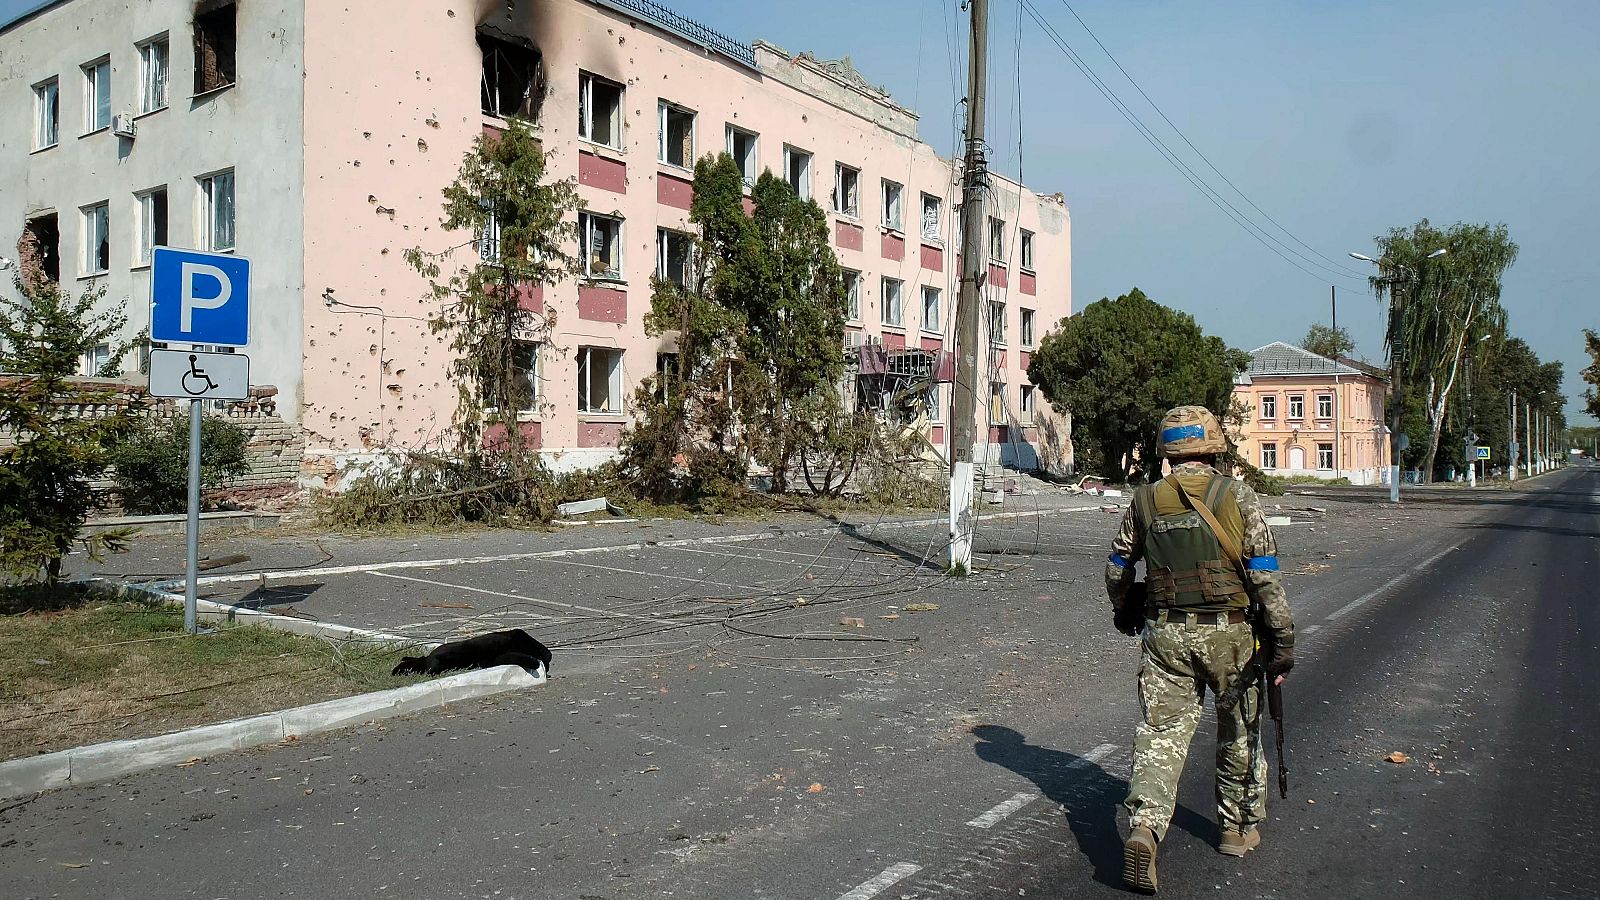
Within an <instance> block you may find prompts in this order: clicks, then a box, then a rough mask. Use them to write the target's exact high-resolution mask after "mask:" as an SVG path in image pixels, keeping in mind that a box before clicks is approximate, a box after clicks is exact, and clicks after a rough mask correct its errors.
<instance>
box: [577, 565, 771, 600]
mask: <svg viewBox="0 0 1600 900" xmlns="http://www.w3.org/2000/svg"><path fill="white" fill-rule="evenodd" d="M548 561H549V562H553V563H560V564H561V565H564V566H582V567H583V568H585V569H602V570H604V571H607V572H621V573H622V574H624V575H643V576H645V577H647V578H671V579H673V580H674V581H692V582H694V583H695V584H710V585H715V586H716V587H725V588H733V589H734V590H736V591H755V592H756V593H758V594H767V593H770V592H771V591H772V588H770V587H765V586H757V585H753V584H730V583H729V582H726V581H712V580H711V579H709V578H695V577H693V576H689V575H668V574H667V573H665V572H647V571H644V570H641V569H624V568H622V567H621V566H602V565H600V564H599V563H586V562H578V561H577V560H575V559H552V560H548Z"/></svg>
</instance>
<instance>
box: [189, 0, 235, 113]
mask: <svg viewBox="0 0 1600 900" xmlns="http://www.w3.org/2000/svg"><path fill="white" fill-rule="evenodd" d="M238 24H239V8H238V6H237V5H235V4H233V3H220V4H219V3H214V2H213V3H205V4H202V5H200V6H199V7H197V8H196V9H195V13H194V92H195V94H197V95H199V94H205V93H209V92H211V91H215V90H221V89H222V88H225V87H228V86H229V85H231V84H233V83H234V76H235V66H234V50H235V47H236V46H237V45H238V38H237V33H238Z"/></svg>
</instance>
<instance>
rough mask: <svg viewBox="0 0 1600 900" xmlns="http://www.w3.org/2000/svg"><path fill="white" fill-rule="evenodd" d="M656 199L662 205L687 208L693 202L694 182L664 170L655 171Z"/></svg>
mask: <svg viewBox="0 0 1600 900" xmlns="http://www.w3.org/2000/svg"><path fill="white" fill-rule="evenodd" d="M656 201H657V202H658V203H660V204H661V205H662V206H671V207H674V208H676V209H688V208H689V207H690V205H691V204H693V203H694V182H692V181H689V180H688V179H685V178H679V177H678V176H676V175H668V174H667V173H665V172H657V173H656Z"/></svg>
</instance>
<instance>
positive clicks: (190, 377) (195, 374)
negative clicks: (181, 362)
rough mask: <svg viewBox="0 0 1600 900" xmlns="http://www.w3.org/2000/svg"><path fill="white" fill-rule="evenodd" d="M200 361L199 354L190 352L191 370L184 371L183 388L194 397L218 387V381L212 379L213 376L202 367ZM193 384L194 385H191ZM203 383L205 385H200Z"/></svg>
mask: <svg viewBox="0 0 1600 900" xmlns="http://www.w3.org/2000/svg"><path fill="white" fill-rule="evenodd" d="M199 362H200V357H199V356H196V355H195V354H193V353H191V354H189V371H187V372H185V373H183V389H184V391H185V392H187V393H188V394H189V395H190V396H192V397H200V396H204V395H205V394H206V393H207V392H208V391H214V390H216V389H217V384H216V382H214V381H212V380H211V376H210V375H207V374H206V370H205V369H202V368H200V366H199V365H198V363H199ZM191 384H193V385H194V386H193V387H191V386H190V385H191ZM201 384H204V385H205V387H200V385H201Z"/></svg>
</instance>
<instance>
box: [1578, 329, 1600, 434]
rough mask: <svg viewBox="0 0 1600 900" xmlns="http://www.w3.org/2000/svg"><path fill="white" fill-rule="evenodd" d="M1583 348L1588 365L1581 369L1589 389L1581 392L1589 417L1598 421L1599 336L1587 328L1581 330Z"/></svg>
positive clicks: (1599, 411)
mask: <svg viewBox="0 0 1600 900" xmlns="http://www.w3.org/2000/svg"><path fill="white" fill-rule="evenodd" d="M1583 348H1584V350H1585V351H1586V352H1588V354H1589V365H1587V366H1585V367H1584V369H1583V373H1582V374H1583V380H1584V381H1586V382H1588V383H1589V385H1590V387H1589V388H1588V389H1587V390H1585V391H1584V392H1583V398H1584V400H1586V401H1587V405H1586V406H1585V409H1586V410H1587V411H1588V413H1589V415H1591V416H1594V417H1595V418H1597V419H1600V334H1595V333H1594V332H1593V331H1591V330H1590V329H1588V328H1585V329H1584V330H1583Z"/></svg>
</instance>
